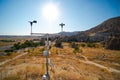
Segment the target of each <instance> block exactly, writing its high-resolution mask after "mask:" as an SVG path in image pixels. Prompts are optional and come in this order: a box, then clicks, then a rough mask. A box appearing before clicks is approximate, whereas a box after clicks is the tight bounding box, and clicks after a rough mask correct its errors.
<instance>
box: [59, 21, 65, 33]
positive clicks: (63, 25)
mask: <svg viewBox="0 0 120 80" xmlns="http://www.w3.org/2000/svg"><path fill="white" fill-rule="evenodd" d="M59 26H61V32H63V26H65V24H63V23H61V24H59Z"/></svg>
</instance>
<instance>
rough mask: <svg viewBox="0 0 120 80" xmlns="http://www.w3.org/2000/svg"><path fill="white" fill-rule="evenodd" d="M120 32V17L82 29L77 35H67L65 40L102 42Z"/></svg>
mask: <svg viewBox="0 0 120 80" xmlns="http://www.w3.org/2000/svg"><path fill="white" fill-rule="evenodd" d="M116 34H117V35H118V34H120V17H115V18H111V19H108V20H106V21H104V22H102V23H101V24H99V25H97V26H95V27H93V28H91V29H89V30H86V31H81V32H79V33H78V34H76V35H73V36H70V37H66V38H65V39H64V40H65V41H82V42H100V41H106V40H107V38H108V37H109V36H111V35H113V36H115V35H116Z"/></svg>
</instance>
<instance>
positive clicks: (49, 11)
mask: <svg viewBox="0 0 120 80" xmlns="http://www.w3.org/2000/svg"><path fill="white" fill-rule="evenodd" d="M42 14H43V16H44V17H45V19H47V20H48V21H54V20H56V19H57V18H58V16H59V9H58V6H57V5H56V4H54V3H48V4H46V5H44V6H43V9H42Z"/></svg>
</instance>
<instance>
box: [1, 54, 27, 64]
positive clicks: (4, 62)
mask: <svg viewBox="0 0 120 80" xmlns="http://www.w3.org/2000/svg"><path fill="white" fill-rule="evenodd" d="M26 54H28V53H27V52H26V53H22V54H20V55H18V56H16V57H14V58H12V59H8V60H5V61H3V62H1V63H0V66H2V65H4V64H6V63H8V62H10V61H13V60H15V59H18V58H20V57H21V56H24V55H26Z"/></svg>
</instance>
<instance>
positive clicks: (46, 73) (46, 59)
mask: <svg viewBox="0 0 120 80" xmlns="http://www.w3.org/2000/svg"><path fill="white" fill-rule="evenodd" d="M48 38H49V34H47V52H48V55H47V56H46V74H47V77H48V80H50V76H49V72H48V56H49V40H48Z"/></svg>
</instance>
